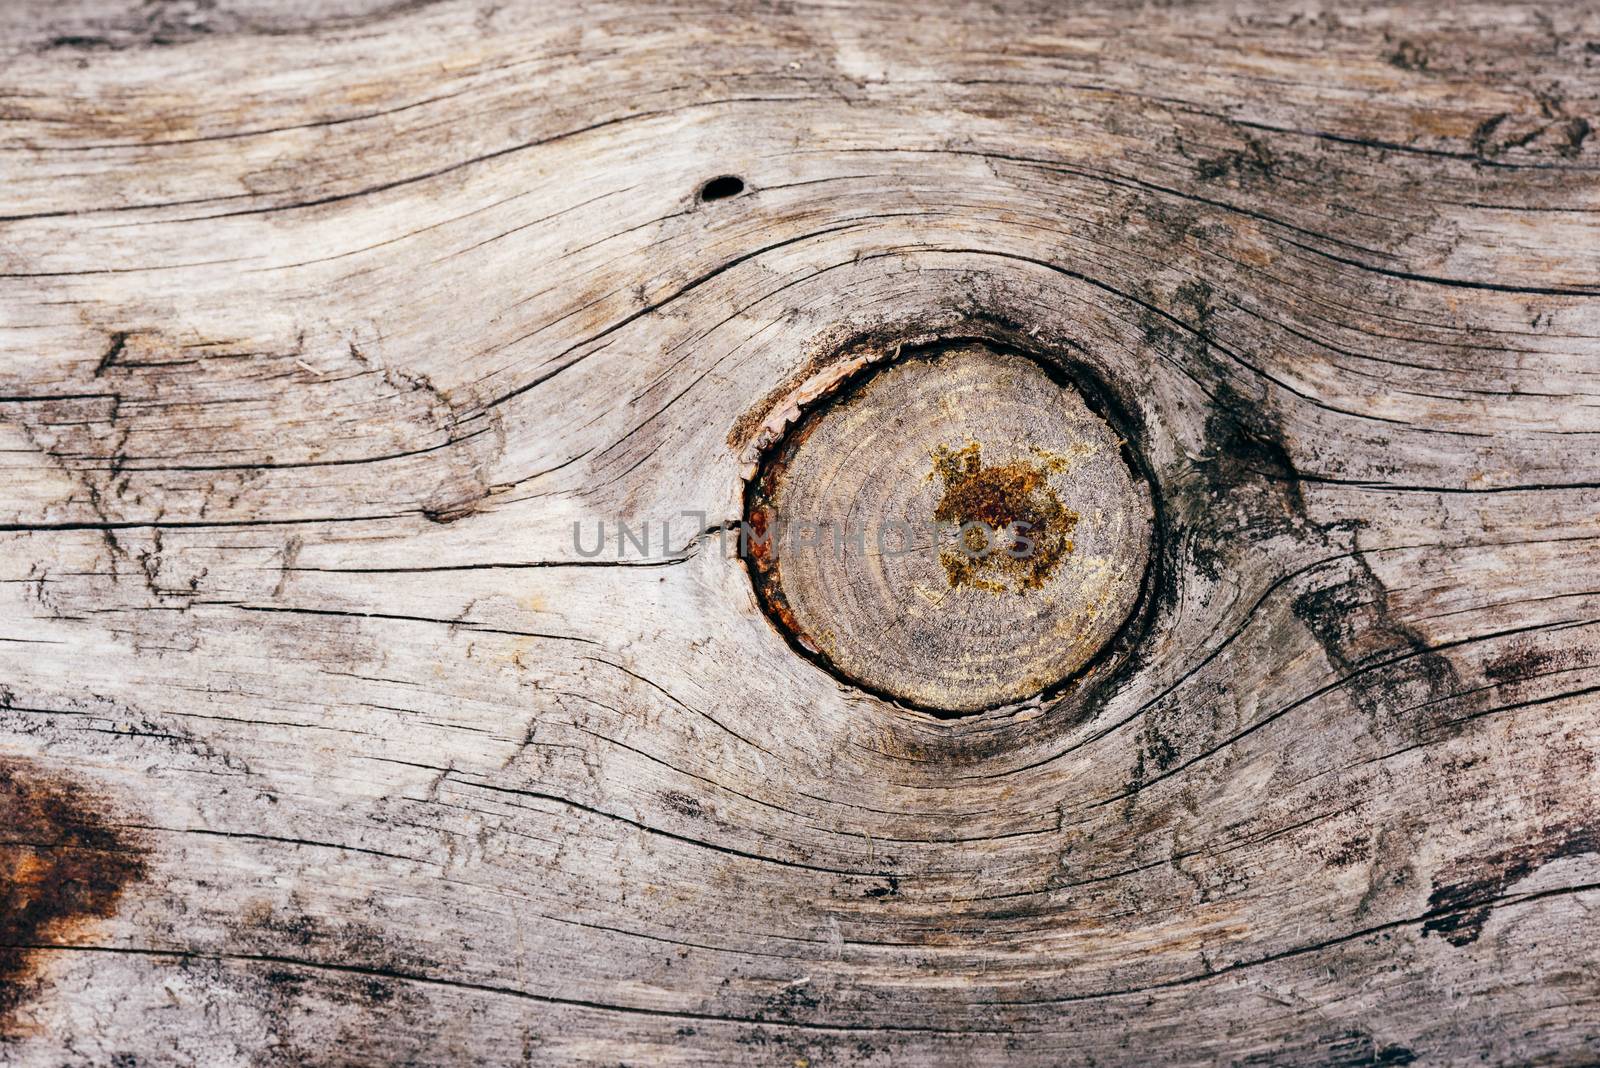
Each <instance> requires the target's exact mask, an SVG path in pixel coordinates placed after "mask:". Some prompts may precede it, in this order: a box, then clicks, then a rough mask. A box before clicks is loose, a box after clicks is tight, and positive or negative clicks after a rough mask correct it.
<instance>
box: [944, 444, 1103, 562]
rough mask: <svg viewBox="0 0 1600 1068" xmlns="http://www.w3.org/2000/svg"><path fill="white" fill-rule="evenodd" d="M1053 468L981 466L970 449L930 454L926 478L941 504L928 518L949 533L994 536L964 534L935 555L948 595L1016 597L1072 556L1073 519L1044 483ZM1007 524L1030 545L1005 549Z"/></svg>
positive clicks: (1015, 463)
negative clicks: (952, 591) (936, 480)
mask: <svg viewBox="0 0 1600 1068" xmlns="http://www.w3.org/2000/svg"><path fill="white" fill-rule="evenodd" d="M1059 466H1060V461H1058V460H1056V459H1053V458H1044V459H1043V460H1042V461H1041V462H1039V463H1031V462H1029V461H1026V460H1012V461H1010V462H1009V463H1003V464H994V465H991V466H984V463H983V456H982V451H981V447H980V446H979V444H978V443H977V442H976V441H972V442H968V443H967V444H966V445H964V446H962V447H961V448H959V449H947V448H944V447H940V448H938V449H935V450H934V453H933V474H935V475H938V476H939V477H940V478H942V479H943V480H944V496H943V497H941V498H939V503H938V505H937V506H936V507H935V508H934V512H933V518H934V519H935V520H936V521H938V522H940V523H948V524H950V525H951V526H954V527H956V528H961V527H965V526H966V525H967V524H976V523H982V524H984V525H985V526H986V527H987V528H988V529H989V530H990V531H993V532H995V533H996V534H997V535H998V538H997V539H996V540H995V542H991V541H990V540H989V538H990V536H989V535H987V534H985V533H984V531H983V530H980V529H977V528H976V527H972V528H968V529H966V530H965V532H964V533H960V534H958V535H957V536H958V537H959V538H960V539H961V541H960V543H959V544H957V545H952V546H947V547H945V548H942V549H940V550H939V563H940V564H941V565H942V566H943V567H944V572H945V577H946V578H948V579H949V581H950V586H951V588H957V587H961V586H967V587H970V588H972V589H978V590H986V591H988V592H990V593H1005V592H1007V591H1010V592H1014V593H1023V592H1024V591H1027V590H1036V589H1038V588H1039V587H1041V586H1043V585H1044V583H1045V581H1046V580H1047V579H1049V577H1050V576H1051V574H1052V573H1053V572H1054V571H1055V569H1056V567H1057V565H1059V564H1060V563H1061V560H1062V558H1063V557H1065V556H1066V555H1067V554H1068V553H1070V552H1072V549H1073V542H1072V533H1073V531H1074V530H1076V529H1077V526H1078V514H1077V513H1076V512H1074V511H1071V510H1070V509H1068V508H1067V507H1066V506H1065V505H1063V504H1062V503H1061V498H1060V497H1059V496H1057V495H1056V491H1055V490H1053V489H1051V488H1050V484H1049V482H1048V481H1047V480H1046V476H1047V475H1048V474H1049V473H1050V472H1051V471H1053V470H1057V469H1059ZM929 477H932V476H931V475H930V476H929ZM1013 523H1015V524H1017V525H1018V526H1017V527H1016V530H1018V531H1019V532H1020V533H1021V534H1022V535H1023V536H1024V537H1025V538H1026V539H1028V541H1031V543H1032V544H1031V545H1029V544H1027V543H1026V542H1024V541H1022V540H1020V539H1019V540H1010V541H1007V539H1006V535H1005V533H1004V532H1005V531H1006V530H1007V529H1009V528H1011V525H1012V524H1013ZM986 550H987V551H986Z"/></svg>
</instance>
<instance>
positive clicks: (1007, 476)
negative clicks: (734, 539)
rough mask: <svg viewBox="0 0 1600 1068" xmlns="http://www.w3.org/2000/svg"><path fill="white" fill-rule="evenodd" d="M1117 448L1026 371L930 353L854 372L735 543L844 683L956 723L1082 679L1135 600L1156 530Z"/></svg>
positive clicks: (809, 428) (767, 472) (1145, 493)
mask: <svg viewBox="0 0 1600 1068" xmlns="http://www.w3.org/2000/svg"><path fill="white" fill-rule="evenodd" d="M1124 445H1125V443H1124V442H1123V440H1122V439H1121V438H1120V436H1119V435H1118V434H1117V433H1116V432H1115V431H1114V430H1113V429H1112V428H1111V426H1110V425H1109V424H1108V423H1107V422H1106V420H1105V419H1104V418H1103V417H1102V416H1101V415H1100V414H1097V412H1096V411H1095V410H1094V409H1093V408H1091V406H1090V404H1089V403H1088V401H1087V400H1086V399H1085V394H1084V393H1083V392H1080V390H1079V389H1078V388H1077V387H1076V386H1075V385H1073V384H1071V383H1069V382H1067V381H1065V380H1064V379H1063V377H1062V376H1061V375H1060V374H1059V373H1056V372H1053V371H1052V370H1050V369H1048V368H1046V366H1044V365H1043V364H1041V363H1040V362H1038V361H1036V360H1034V359H1032V358H1030V357H1028V356H1024V355H1021V354H1018V353H1014V352H1009V351H1002V350H1000V349H997V348H995V347H992V346H990V345H988V344H985V343H982V342H948V343H944V344H941V345H936V346H932V347H930V348H927V349H924V350H922V351H919V352H917V353H915V354H913V355H909V356H905V357H903V358H900V359H898V360H896V361H895V362H893V363H890V364H888V365H887V366H884V365H878V366H875V367H869V368H867V369H866V370H865V371H863V372H860V373H858V374H857V375H856V376H855V377H853V378H851V379H849V380H848V381H846V382H845V383H844V384H843V385H841V386H840V387H839V388H838V389H836V390H835V391H834V392H833V393H832V394H831V395H830V396H828V397H826V398H825V399H824V400H823V401H822V402H821V403H820V404H818V405H816V406H814V407H813V408H811V409H810V410H809V411H807V412H805V413H804V414H803V415H802V416H801V417H800V419H799V420H798V421H797V422H796V423H795V424H794V425H792V426H791V427H790V428H789V429H788V431H787V432H786V433H785V434H784V436H783V437H782V438H781V439H779V440H778V441H777V442H776V443H775V444H773V445H772V446H771V447H770V448H769V449H768V450H767V452H766V453H765V455H764V456H763V457H762V461H761V463H760V465H759V467H758V469H757V472H756V476H755V478H754V480H753V481H752V482H751V484H750V486H749V487H748V491H747V493H746V500H745V512H746V514H745V530H744V532H743V536H742V539H741V540H742V548H743V551H744V555H745V559H746V561H747V562H748V564H749V566H750V570H751V574H752V577H753V579H754V581H755V586H756V591H757V594H758V597H759V598H760V600H761V603H762V606H763V607H764V608H765V609H766V611H767V613H768V615H769V616H771V617H772V618H773V620H774V621H775V622H776V623H777V625H778V626H779V628H780V629H781V630H783V631H784V632H785V634H786V635H787V636H788V638H789V640H790V641H791V643H792V644H794V645H795V646H797V647H798V648H799V649H800V650H802V651H803V652H804V653H805V654H806V655H808V656H810V657H811V658H812V659H814V660H816V661H818V662H819V663H821V664H823V665H824V666H825V667H827V668H829V669H830V670H832V671H833V672H834V673H836V674H837V675H839V676H841V677H843V678H844V679H845V680H847V681H849V682H851V683H853V684H855V685H856V686H859V687H861V688H863V689H866V690H868V691H871V692H873V693H876V694H879V695H881V696H884V697H888V698H891V699H893V700H895V701H899V702H901V703H903V704H907V705H910V706H913V707H916V708H920V709H924V710H927V711H931V712H935V713H942V714H946V715H951V714H955V715H960V714H966V713H971V712H977V711H980V710H984V709H989V708H996V707H1000V706H1004V705H1008V704H1014V703H1017V702H1020V701H1023V700H1026V699H1027V698H1030V697H1033V696H1035V695H1037V694H1040V693H1043V692H1045V691H1047V690H1050V689H1051V688H1052V687H1054V686H1057V685H1059V684H1061V683H1063V682H1065V681H1067V680H1069V679H1072V678H1074V677H1076V676H1078V675H1080V674H1082V673H1083V672H1084V671H1085V670H1086V669H1088V668H1089V667H1090V666H1091V665H1092V663H1093V662H1094V661H1095V658H1096V657H1097V656H1098V655H1099V654H1100V653H1101V652H1102V650H1104V649H1106V648H1107V646H1108V645H1109V644H1110V643H1111V642H1112V639H1113V638H1114V637H1115V636H1116V635H1117V634H1118V632H1119V631H1120V630H1121V628H1122V626H1123V624H1124V622H1126V621H1127V620H1128V618H1129V616H1130V615H1131V614H1132V612H1133V611H1134V609H1135V607H1136V606H1137V605H1138V603H1139V600H1140V595H1141V590H1142V589H1143V585H1144V578H1145V571H1146V568H1147V567H1148V565H1149V563H1150V558H1151V552H1152V550H1151V545H1152V537H1153V535H1152V530H1153V523H1154V516H1153V510H1152V502H1151V498H1150V490H1149V487H1148V485H1147V483H1146V481H1145V479H1144V478H1143V477H1142V476H1141V475H1139V474H1138V473H1137V472H1136V470H1135V469H1134V467H1133V466H1132V465H1131V464H1130V463H1129V461H1128V459H1127V458H1126V456H1125V453H1124V451H1123V450H1124Z"/></svg>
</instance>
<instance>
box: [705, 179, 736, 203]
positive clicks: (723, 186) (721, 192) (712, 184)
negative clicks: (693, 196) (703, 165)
mask: <svg viewBox="0 0 1600 1068" xmlns="http://www.w3.org/2000/svg"><path fill="white" fill-rule="evenodd" d="M743 192H744V179H743V178H740V177H739V176H738V175H736V174H724V175H721V176H720V177H717V178H713V179H711V181H709V182H707V183H706V184H705V185H703V186H701V187H700V199H701V200H704V201H711V200H727V199H728V198H729V197H736V196H738V195H739V194H740V193H743Z"/></svg>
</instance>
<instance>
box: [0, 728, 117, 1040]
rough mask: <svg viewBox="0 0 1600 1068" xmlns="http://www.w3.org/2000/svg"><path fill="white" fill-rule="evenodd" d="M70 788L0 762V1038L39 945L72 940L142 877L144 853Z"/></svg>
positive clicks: (26, 990)
mask: <svg viewBox="0 0 1600 1068" xmlns="http://www.w3.org/2000/svg"><path fill="white" fill-rule="evenodd" d="M97 807H98V806H97V805H96V804H95V803H94V801H93V799H92V798H89V797H86V796H85V795H84V792H83V791H82V790H81V789H79V788H78V787H77V786H76V785H75V784H72V783H67V782H63V781H61V780H59V779H52V778H48V777H46V776H45V775H43V774H41V773H40V772H38V771H37V770H36V769H34V768H32V767H31V766H30V765H28V764H27V763H26V762H24V761H21V760H16V759H0V823H3V826H4V830H3V831H0V1033H3V1032H5V1031H7V1030H9V1029H10V1026H11V1023H12V1020H11V1016H12V1013H13V1011H14V1010H15V1009H16V1008H17V1006H18V1005H20V1004H21V1003H22V1002H23V1001H24V1000H25V999H26V998H27V997H28V995H29V994H30V993H31V992H32V986H33V984H32V983H31V981H30V980H31V975H32V972H33V970H34V967H35V965H36V964H37V959H36V958H37V957H38V955H39V953H40V952H41V948H40V947H46V946H49V945H52V944H57V943H70V942H71V941H72V940H73V939H74V936H75V935H76V934H78V932H79V931H80V930H81V929H82V928H84V927H86V926H87V925H88V923H89V922H90V921H92V920H95V919H104V918H106V917H109V916H111V915H112V913H114V912H115V911H116V906H117V901H118V899H119V898H120V897H121V896H122V891H123V888H124V887H126V886H127V885H128V884H129V883H131V882H133V881H135V880H137V879H142V878H143V877H144V875H145V862H144V849H143V848H142V847H141V846H139V845H138V844H137V843H134V842H132V841H130V840H129V839H128V838H126V837H125V835H124V833H123V832H119V831H117V830H114V829H112V828H110V827H108V826H107V825H106V823H105V822H104V821H103V819H102V818H101V816H100V815H99V814H98V812H97V811H96V809H97Z"/></svg>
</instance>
